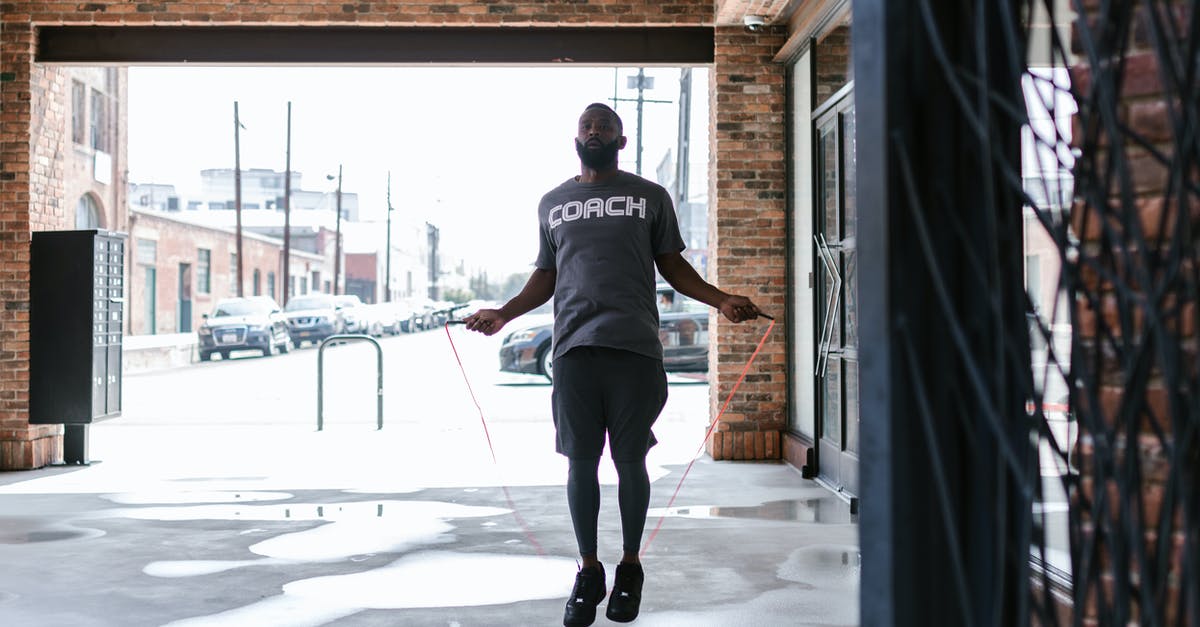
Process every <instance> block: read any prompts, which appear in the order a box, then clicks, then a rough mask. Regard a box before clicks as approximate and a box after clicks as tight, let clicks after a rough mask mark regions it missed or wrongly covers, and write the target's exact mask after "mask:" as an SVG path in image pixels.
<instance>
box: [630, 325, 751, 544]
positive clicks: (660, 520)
mask: <svg viewBox="0 0 1200 627" xmlns="http://www.w3.org/2000/svg"><path fill="white" fill-rule="evenodd" d="M764 317H767V316H764ZM769 319H770V320H771V324H769V325H767V330H766V331H765V332H764V333H763V336H762V339H760V340H758V346H756V347H755V348H754V353H753V354H751V355H750V360H749V361H747V362H746V365H745V367H743V368H742V374H741V375H740V376H738V379H737V383H734V384H733V389H732V390H730V391H729V395H728V396H726V397H725V403H724V404H722V405H721V411H719V412H717V417H716V419H714V420H713V421H712V424H711V425H709V426H708V430H707V431H705V433H704V439H703V440H701V441H700V448H698V449H696V454H695V455H693V456H692V461H690V462H688V465H687V468H685V469H684V470H683V476H682V477H680V478H679V483H678V484H677V485H676V486H675V492H674V493H673V494H671V500H669V501H667V506H666V508H664V509H665V511H664V512H663V514H662V515H661V516H659V517H658V524H656V525H654V531H651V532H650V537H649V538H647V539H646V544H645V545H643V546H642V552H641V553H640V554H639V555H645V554H646V551H647V550H649V549H650V543H651V542H654V537H655V536H657V535H658V531H659V530H660V529H662V525H663V521H664V520H666V518H667V513H668V512H670V510H671V506H672V505H674V504H675V497H677V496H679V489H680V488H682V487H683V481H684V479H687V476H688V473H689V472H691V471H692V465H693V464H695V463H696V460H697V459H699V458H700V453H702V452H703V451H704V445H705V443H707V442H708V438H709V437H711V436H712V432H713V429H715V428H716V427H717V425H718V424H720V423H721V416H723V415H724V414H725V409H726V408H728V407H729V401H731V400H733V395H734V394H735V393H736V392H737V390H738V387H740V386H741V385H742V381H743V380H744V379H745V378H746V373H747V372H749V371H750V366H751V364H753V363H754V359H755V358H756V357H758V353H759V352H760V351H762V347H763V344H766V342H767V337H769V336H770V335H771V330H772V329H774V328H775V319H774V318H769Z"/></svg>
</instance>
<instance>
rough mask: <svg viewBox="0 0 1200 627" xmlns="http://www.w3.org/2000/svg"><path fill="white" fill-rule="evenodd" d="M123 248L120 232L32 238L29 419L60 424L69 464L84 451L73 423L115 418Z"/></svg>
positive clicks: (118, 390)
mask: <svg viewBox="0 0 1200 627" xmlns="http://www.w3.org/2000/svg"><path fill="white" fill-rule="evenodd" d="M125 248H126V246H125V235H124V234H122V233H113V232H109V231H102V230H85V231H37V232H34V233H33V242H32V249H31V251H30V295H29V301H30V302H29V327H30V329H29V331H30V334H29V379H30V391H29V422H30V423H32V424H64V425H67V432H66V438H65V441H64V446H65V448H66V449H67V450H66V457H67V460H68V461H83V460H79V459H75V460H72V459H71V458H72V451H71V449H72V448H73V447H76V448H77V447H79V446H82V447H83V450H86V431H85V430H82V429H72V426H77V425H88V424H91V423H92V422H93V421H95V420H101V419H105V418H113V417H115V416H118V415H120V413H121V333H122V325H123V324H124V320H125V298H124V287H125V286H124V276H125ZM78 437H83V438H85V440H84V441H83V442H78V441H73V440H74V439H75V438H78ZM76 452H77V451H76Z"/></svg>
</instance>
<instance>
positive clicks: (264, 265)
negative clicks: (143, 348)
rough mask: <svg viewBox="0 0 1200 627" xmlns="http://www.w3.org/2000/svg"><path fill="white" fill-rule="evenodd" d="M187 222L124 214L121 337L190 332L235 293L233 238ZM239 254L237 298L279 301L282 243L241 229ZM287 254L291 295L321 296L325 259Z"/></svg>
mask: <svg viewBox="0 0 1200 627" xmlns="http://www.w3.org/2000/svg"><path fill="white" fill-rule="evenodd" d="M190 217H191V216H188V215H186V214H185V215H179V214H172V213H163V212H157V211H141V210H134V211H131V212H130V216H129V221H130V225H131V226H130V229H131V232H130V238H129V251H130V273H129V290H128V292H129V301H128V305H127V308H126V312H127V314H126V319H127V320H128V325H127V329H126V333H128V334H130V335H152V334H159V333H191V332H192V331H195V329H196V327H197V326H198V325H199V324H200V322H201V316H202V315H203V314H205V313H208V312H209V311H210V310H211V309H212V307H213V305H215V304H216V302H217V301H219V300H221V299H222V298H229V297H231V296H236V295H237V291H238V290H237V279H238V277H237V234H236V233H235V232H234V231H232V230H230V229H225V228H219V227H212V226H208V225H204V224H198V223H196V222H194V221H192V220H190V219H189V218H190ZM242 255H243V259H242V294H243V295H244V296H270V297H271V298H274V299H275V300H276V301H277V302H279V303H281V304H282V302H283V290H284V287H285V285H284V282H283V280H282V277H283V242H282V241H280V240H278V239H275V238H272V237H267V236H264V235H259V234H255V233H252V232H249V231H246V232H243V234H242ZM290 256H291V262H290V264H289V270H290V272H291V275H292V280H291V282H290V283H291V285H292V293H293V294H307V293H309V292H312V291H327V290H324V289H321V288H322V287H323V286H322V285H321V280H320V277H322V276H325V275H326V274H329V275H332V270H327V268H332V266H331V265H329V264H330V263H331V262H330V260H327V259H326V258H325V257H324V256H323V255H319V254H316V253H311V252H308V251H305V250H304V249H302V248H297V247H293V248H292V249H291V255H290Z"/></svg>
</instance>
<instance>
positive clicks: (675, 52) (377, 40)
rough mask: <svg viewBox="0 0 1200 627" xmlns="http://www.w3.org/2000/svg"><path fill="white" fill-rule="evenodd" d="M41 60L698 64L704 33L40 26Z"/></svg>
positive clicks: (707, 32)
mask: <svg viewBox="0 0 1200 627" xmlns="http://www.w3.org/2000/svg"><path fill="white" fill-rule="evenodd" d="M36 60H37V61H38V62H40V63H79V64H121V65H147V64H176V63H202V64H214V65H274V64H278V65H339V64H354V65H431V64H442V65H475V64H495V65H516V64H519V65H529V64H533V65H540V64H545V65H563V64H576V65H606V66H608V65H625V64H628V65H639V66H655V65H670V66H679V65H700V64H708V63H712V62H713V29H712V28H711V27H702V26H677V27H676V26H671V27H649V26H637V27H627V28H626V27H607V28H575V27H493V26H475V27H433V28H431V27H371V28H363V27H345V26H43V27H40V28H39V29H38V38H37V53H36Z"/></svg>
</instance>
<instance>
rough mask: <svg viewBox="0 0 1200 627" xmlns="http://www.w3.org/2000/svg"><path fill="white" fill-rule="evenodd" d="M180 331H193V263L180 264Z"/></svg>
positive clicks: (178, 329)
mask: <svg viewBox="0 0 1200 627" xmlns="http://www.w3.org/2000/svg"><path fill="white" fill-rule="evenodd" d="M178 289H179V326H178V328H176V331H178V332H179V333H191V332H192V264H190V263H181V264H179V285H178Z"/></svg>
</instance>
